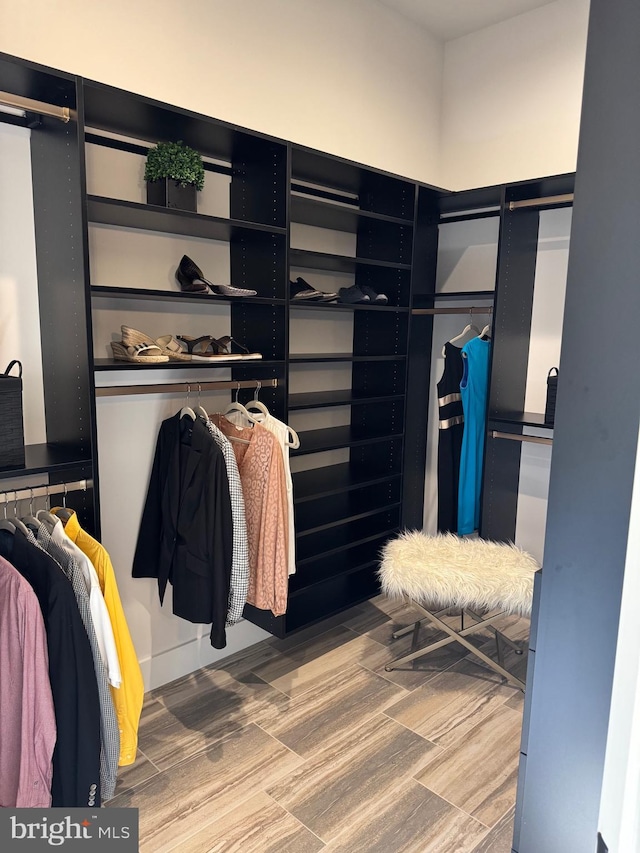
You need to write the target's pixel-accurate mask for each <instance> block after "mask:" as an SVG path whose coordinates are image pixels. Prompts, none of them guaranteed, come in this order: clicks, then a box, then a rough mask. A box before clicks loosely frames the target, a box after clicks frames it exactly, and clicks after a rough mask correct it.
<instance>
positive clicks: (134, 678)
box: [51, 507, 144, 767]
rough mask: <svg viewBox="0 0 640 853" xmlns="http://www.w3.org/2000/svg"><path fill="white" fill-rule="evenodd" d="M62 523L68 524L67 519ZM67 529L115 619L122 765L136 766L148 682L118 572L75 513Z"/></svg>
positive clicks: (115, 699) (115, 694) (115, 691)
mask: <svg viewBox="0 0 640 853" xmlns="http://www.w3.org/2000/svg"><path fill="white" fill-rule="evenodd" d="M60 510H61V507H56V508H55V509H52V510H51V512H52V513H53V514H54V515H57V513H58V512H59V511H60ZM61 518H62V516H61ZM62 520H63V521H64V518H62ZM64 529H65V532H66V533H67V535H68V537H69V538H70V539H71V540H72V541H73V542H75V543H76V545H77V546H78V548H80V550H81V551H82V552H83V553H84V554H86V555H87V557H88V558H89V559H90V560H91V562H92V563H93V566H94V568H95V570H96V573H97V575H98V581H99V583H100V589H101V590H102V594H103V595H104V600H105V604H106V605H107V611H108V613H109V619H110V620H111V627H112V628H113V635H114V637H115V641H116V648H117V651H118V660H119V661H120V671H121V674H122V683H121V685H120V687H112V686H111V685H109V688H110V690H111V695H112V697H113V704H114V706H115V709H116V716H117V718H118V728H119V729H120V760H119V761H118V764H119V765H120V766H121V767H124V766H126V765H127V764H133V762H134V761H135V760H136V749H137V747H138V723H139V722H140V713H141V712H142V702H143V698H144V682H143V680H142V672H141V671H140V664H139V663H138V658H137V655H136V650H135V648H134V646H133V641H132V639H131V634H130V633H129V626H128V625H127V620H126V618H125V615H124V610H123V609H122V602H121V601H120V593H119V592H118V584H117V582H116V576H115V572H114V570H113V566H112V564H111V558H110V557H109V554H108V552H107V550H106V549H105V548H104V547H103V546H102V545H101V544H100V543H99V542H97V541H96V540H95V539H94V538H93V537H92V536H90V535H89V534H88V533H86V532H85V531H84V530H83V529H82V528H81V527H80V522H79V521H78V516H77V515H76V514H75V512H72V513H71V515H70V517H69V519H68V521H67V522H65V526H64Z"/></svg>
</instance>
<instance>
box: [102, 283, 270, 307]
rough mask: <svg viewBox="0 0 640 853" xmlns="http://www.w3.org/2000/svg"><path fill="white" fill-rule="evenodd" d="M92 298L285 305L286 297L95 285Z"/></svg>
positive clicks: (207, 303) (213, 303)
mask: <svg viewBox="0 0 640 853" xmlns="http://www.w3.org/2000/svg"><path fill="white" fill-rule="evenodd" d="M91 298H92V299H93V298H95V299H100V298H106V299H140V300H148V301H150V302H176V301H177V302H193V303H196V304H197V305H199V306H203V305H213V306H215V305H220V304H225V305H226V304H231V305H236V304H238V303H240V302H244V303H248V304H250V305H285V303H286V300H285V299H270V298H268V297H262V296H242V297H237V296H217V295H215V294H213V293H208V294H207V293H182V292H181V291H179V290H176V291H172V290H150V289H148V288H142V287H109V286H108V285H94V286H93V287H92V288H91Z"/></svg>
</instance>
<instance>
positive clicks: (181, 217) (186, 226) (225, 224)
mask: <svg viewBox="0 0 640 853" xmlns="http://www.w3.org/2000/svg"><path fill="white" fill-rule="evenodd" d="M87 216H88V219H89V222H94V223H98V224H100V225H116V226H118V227H120V228H138V229H141V230H144V231H160V232H163V233H165V234H181V235H183V236H186V237H200V238H202V239H205V240H222V241H227V242H230V241H232V240H234V239H236V238H238V237H246V236H247V235H248V234H251V233H255V232H259V233H262V234H286V233H287V230H286V228H279V227H276V226H271V225H262V224H260V223H257V222H245V221H244V220H241V219H225V218H223V217H218V216H206V215H205V214H202V213H190V212H188V211H184V210H175V209H170V208H165V207H158V206H156V205H153V204H140V203H138V202H133V201H122V200H120V199H113V198H103V197H101V196H88V197H87Z"/></svg>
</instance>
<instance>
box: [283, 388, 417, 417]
mask: <svg viewBox="0 0 640 853" xmlns="http://www.w3.org/2000/svg"><path fill="white" fill-rule="evenodd" d="M403 396H404V395H403V394H378V395H371V396H364V395H363V394H357V393H356V392H354V391H352V390H340V391H306V392H304V393H302V394H290V395H289V411H290V412H291V411H297V410H299V409H323V408H327V407H329V406H357V405H358V404H360V405H362V404H364V403H386V402H388V401H390V400H401V399H402V398H403Z"/></svg>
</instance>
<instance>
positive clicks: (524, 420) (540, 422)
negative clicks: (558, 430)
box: [489, 412, 553, 429]
mask: <svg viewBox="0 0 640 853" xmlns="http://www.w3.org/2000/svg"><path fill="white" fill-rule="evenodd" d="M492 424H509V426H519V427H525V426H527V427H537V428H538V429H553V424H546V423H545V422H544V413H540V412H521V413H520V414H518V413H517V412H511V413H507V414H503V415H493V416H492V417H490V418H489V425H490V426H491V425H492Z"/></svg>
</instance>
